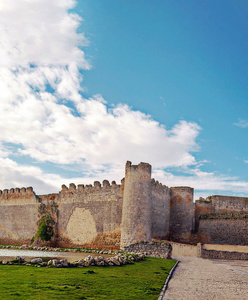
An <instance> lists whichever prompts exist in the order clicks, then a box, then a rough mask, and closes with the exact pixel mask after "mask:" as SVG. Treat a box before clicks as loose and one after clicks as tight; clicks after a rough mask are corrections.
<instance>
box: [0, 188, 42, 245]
mask: <svg viewBox="0 0 248 300" xmlns="http://www.w3.org/2000/svg"><path fill="white" fill-rule="evenodd" d="M0 195H1V196H0V244H22V243H30V240H31V239H32V237H33V236H34V235H35V233H36V230H37V221H38V205H39V203H38V200H37V198H36V196H35V194H34V192H33V188H32V187H28V188H27V189H26V188H21V189H19V188H16V189H10V190H3V192H2V191H0Z"/></svg>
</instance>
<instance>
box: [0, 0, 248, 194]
mask: <svg viewBox="0 0 248 300" xmlns="http://www.w3.org/2000/svg"><path fill="white" fill-rule="evenodd" d="M1 3H2V4H0V23H2V24H1V25H2V26H0V28H2V29H0V33H1V35H0V36H1V37H2V38H0V46H1V47H0V49H1V50H0V79H1V83H0V99H2V100H1V104H0V110H1V111H2V114H1V115H2V117H1V119H0V129H1V132H3V134H2V137H1V138H0V160H1V165H2V171H1V173H0V178H1V185H0V189H4V188H11V187H21V186H27V185H33V186H34V189H35V191H36V192H37V193H40V194H42V193H47V192H56V191H58V190H59V188H60V185H61V184H62V183H66V184H68V183H69V182H75V183H76V184H79V183H92V182H93V181H94V180H103V179H105V178H106V179H109V180H110V181H112V180H117V181H120V179H121V178H122V177H123V176H124V164H125V161H126V160H131V161H132V162H133V163H139V162H140V161H146V162H149V163H151V164H152V165H153V176H154V177H155V178H156V179H158V180H159V181H161V182H162V183H163V184H166V185H168V186H177V185H189V186H192V187H194V188H195V194H196V198H197V197H198V196H207V195H211V194H224V195H225V194H228V195H240V196H241V195H242V196H243V195H248V175H247V167H248V154H247V146H248V141H247V131H248V116H247V111H248V102H247V91H248V88H247V87H248V84H247V81H248V76H247V70H248V69H247V67H248V56H247V52H248V51H247V50H248V49H247V48H248V42H247V38H246V31H247V28H248V19H247V13H248V3H247V1H241V0H238V1H232V0H229V1H222V0H218V1H210V0H209V1H196V0H195V1H193V0H188V1H180V0H177V1H151V0H150V1H148V0H147V1H146V0H142V1H141V0H136V1H130V0H125V1H114V0H94V1H90V0H85V1H78V3H77V2H76V1H72V0H63V1H59V0H55V1H53V2H52V4H51V3H50V1H48V0H35V1H32V3H31V2H30V1H27V0H12V1H7V0H3V1H2V2H1ZM31 28H32V30H31Z"/></svg>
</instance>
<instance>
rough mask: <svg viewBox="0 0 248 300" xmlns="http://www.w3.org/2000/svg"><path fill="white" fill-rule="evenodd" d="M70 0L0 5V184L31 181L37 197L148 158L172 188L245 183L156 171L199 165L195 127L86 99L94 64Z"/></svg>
mask: <svg viewBox="0 0 248 300" xmlns="http://www.w3.org/2000/svg"><path fill="white" fill-rule="evenodd" d="M75 3H76V2H75V1H72V0H53V1H49V0H32V1H30V0H2V1H0V112H1V120H0V132H1V135H0V163H1V169H0V178H1V186H0V187H1V189H4V188H10V187H16V186H18V187H22V186H30V185H33V186H34V188H35V191H36V192H37V193H39V194H41V193H45V192H46V193H48V192H54V191H58V189H59V186H60V185H61V184H62V183H65V184H68V183H69V182H75V183H76V184H78V183H92V181H93V180H103V179H108V180H110V181H111V180H117V181H120V179H121V178H122V177H123V176H124V164H125V162H126V160H131V161H132V162H133V163H139V162H140V161H145V162H149V163H151V164H152V166H153V168H154V175H155V177H156V178H157V179H159V180H161V181H162V182H163V183H166V184H167V185H169V186H173V185H179V184H182V185H190V186H194V187H196V188H199V189H207V188H216V187H217V185H219V186H221V187H222V188H223V189H224V188H225V187H227V186H228V182H230V183H231V184H232V186H233V188H234V190H235V189H237V190H238V188H240V186H242V183H240V182H238V181H237V182H236V187H235V180H234V179H232V178H225V177H218V176H217V175H215V174H213V173H210V174H207V173H201V172H200V171H199V170H197V169H196V170H195V171H194V172H195V173H194V174H191V175H190V176H182V177H180V176H174V175H173V174H170V173H165V172H164V171H161V169H163V168H166V167H183V168H184V169H185V170H186V169H187V168H188V167H189V166H199V164H198V163H197V162H196V160H195V157H194V156H193V153H194V152H195V151H198V150H199V146H198V144H197V142H196V138H197V136H198V134H199V131H200V127H199V126H198V125H197V124H196V123H193V122H186V121H184V120H182V121H180V122H178V124H176V125H175V126H174V127H172V128H171V129H167V128H166V127H165V126H164V125H161V124H159V123H158V122H156V121H154V120H153V119H152V117H151V116H149V115H146V114H144V113H142V112H140V111H134V110H132V108H131V107H129V106H127V105H125V104H119V105H117V106H116V107H112V108H111V109H108V107H107V103H106V101H105V100H104V99H103V97H102V96H101V95H100V94H99V95H95V96H93V97H91V98H89V99H84V98H82V96H81V95H82V93H81V92H82V70H88V69H90V64H89V62H88V61H87V59H86V58H85V54H84V52H83V50H82V47H83V46H86V45H87V44H88V41H87V39H86V38H85V36H84V35H83V34H80V33H78V32H77V29H78V26H79V23H80V22H81V19H80V17H79V16H78V15H76V14H73V13H71V12H68V9H71V8H73V6H74V5H75ZM72 104H73V105H72ZM75 110H76V111H75ZM240 122H241V123H242V122H243V123H242V124H245V122H246V121H242V120H241V121H240ZM241 127H242V126H241ZM243 127H244V125H243ZM245 127H246V126H245ZM20 157H21V158H22V161H25V158H32V159H33V160H36V161H38V162H39V167H37V166H33V165H28V163H22V164H21V163H17V158H20ZM15 160H16V161H15ZM43 162H52V163H54V164H55V165H57V166H58V168H59V167H60V168H61V167H63V166H64V168H71V169H73V168H75V165H76V166H77V167H76V168H75V169H76V170H77V171H78V170H79V169H82V176H78V177H75V178H70V179H67V178H66V176H61V175H58V174H52V172H50V173H49V172H45V171H43V169H42V163H43ZM187 170H189V169H187ZM189 172H190V171H189ZM83 176H84V178H83ZM245 189H246V183H243V190H245Z"/></svg>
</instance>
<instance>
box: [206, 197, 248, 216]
mask: <svg viewBox="0 0 248 300" xmlns="http://www.w3.org/2000/svg"><path fill="white" fill-rule="evenodd" d="M206 200H210V201H212V212H213V213H225V212H234V211H248V198H245V197H230V196H210V197H208V198H207V199H206Z"/></svg>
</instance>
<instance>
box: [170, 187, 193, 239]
mask: <svg viewBox="0 0 248 300" xmlns="http://www.w3.org/2000/svg"><path fill="white" fill-rule="evenodd" d="M193 193H194V189H192V188H190V187H172V188H170V238H171V239H172V240H173V241H175V242H177V241H180V242H186V243H187V242H190V240H191V231H192V229H193V210H194V207H193Z"/></svg>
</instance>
